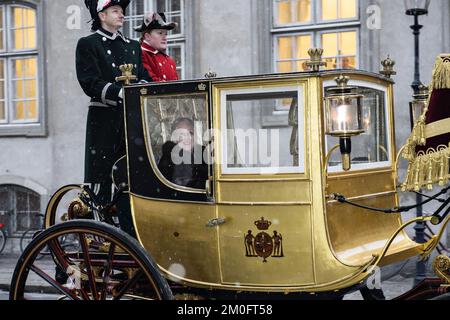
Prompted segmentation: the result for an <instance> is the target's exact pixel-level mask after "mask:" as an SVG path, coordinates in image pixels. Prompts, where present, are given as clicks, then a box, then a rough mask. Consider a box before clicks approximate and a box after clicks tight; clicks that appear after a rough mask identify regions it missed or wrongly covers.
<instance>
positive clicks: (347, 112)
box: [325, 75, 364, 171]
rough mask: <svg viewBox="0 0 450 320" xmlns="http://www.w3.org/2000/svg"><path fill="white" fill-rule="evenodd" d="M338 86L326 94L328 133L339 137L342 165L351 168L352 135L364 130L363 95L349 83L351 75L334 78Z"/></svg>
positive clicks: (344, 167) (329, 89)
mask: <svg viewBox="0 0 450 320" xmlns="http://www.w3.org/2000/svg"><path fill="white" fill-rule="evenodd" d="M334 80H335V81H336V83H337V86H335V87H331V88H328V89H327V92H326V96H325V108H326V123H327V124H326V133H327V134H328V135H330V136H333V137H339V146H340V150H341V154H342V167H343V169H344V170H345V171H348V170H350V168H351V164H350V153H351V150H352V144H351V137H352V136H356V135H359V134H361V133H363V132H364V130H363V121H362V101H363V97H364V96H363V95H361V94H358V93H357V88H356V87H351V86H348V85H347V82H348V81H349V77H346V76H343V75H340V76H339V77H336V78H335V79H334Z"/></svg>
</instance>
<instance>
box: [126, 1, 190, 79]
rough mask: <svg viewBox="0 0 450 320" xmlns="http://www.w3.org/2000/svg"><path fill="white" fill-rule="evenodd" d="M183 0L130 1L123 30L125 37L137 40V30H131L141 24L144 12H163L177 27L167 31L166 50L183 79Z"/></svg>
mask: <svg viewBox="0 0 450 320" xmlns="http://www.w3.org/2000/svg"><path fill="white" fill-rule="evenodd" d="M183 8H184V0H141V1H132V2H131V3H130V5H129V7H128V9H127V17H126V19H125V23H124V27H123V32H124V34H125V35H126V36H127V37H130V38H132V39H135V40H138V39H139V38H140V37H141V34H140V33H139V32H136V31H134V30H133V28H135V27H136V26H139V25H141V23H142V20H143V18H144V14H145V13H149V12H163V13H164V14H165V16H166V19H167V21H170V22H176V23H177V27H176V28H175V29H173V30H171V31H170V32H169V36H168V50H167V54H168V55H170V56H171V57H172V58H173V59H174V60H175V62H176V65H177V72H178V75H179V76H180V78H182V79H184V72H185V68H184V66H185V62H184V60H185V58H184V57H185V51H184V45H185V33H184V10H183Z"/></svg>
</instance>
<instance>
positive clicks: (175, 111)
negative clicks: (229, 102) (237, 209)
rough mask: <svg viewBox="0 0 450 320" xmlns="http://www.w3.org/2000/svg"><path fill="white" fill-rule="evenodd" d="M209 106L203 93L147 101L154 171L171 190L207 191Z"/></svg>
mask: <svg viewBox="0 0 450 320" xmlns="http://www.w3.org/2000/svg"><path fill="white" fill-rule="evenodd" d="M207 105H208V104H207V97H206V94H203V93H202V94H195V95H171V96H167V97H151V96H149V97H146V98H145V101H144V115H145V122H146V131H147V141H148V143H149V145H148V148H150V150H149V152H150V158H151V162H152V166H153V170H154V171H155V173H156V174H157V175H158V177H159V178H160V179H161V181H162V182H164V183H166V184H167V183H168V184H169V186H170V187H175V188H178V187H183V188H185V189H184V190H185V191H189V190H188V189H196V190H198V189H205V183H206V180H207V179H208V165H207V164H208V163H209V154H210V153H209V152H208V151H209V142H210V139H209V131H208V125H207V123H208V121H207V119H208V116H207ZM186 188H187V189H186Z"/></svg>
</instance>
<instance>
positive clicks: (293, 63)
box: [276, 35, 312, 72]
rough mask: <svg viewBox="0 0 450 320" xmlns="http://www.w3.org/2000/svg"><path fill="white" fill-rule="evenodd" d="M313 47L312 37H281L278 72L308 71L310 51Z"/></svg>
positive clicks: (278, 44)
mask: <svg viewBox="0 0 450 320" xmlns="http://www.w3.org/2000/svg"><path fill="white" fill-rule="evenodd" d="M311 46H312V37H311V35H295V36H280V37H278V38H277V48H278V57H277V61H276V64H277V72H292V71H304V70H306V65H305V63H306V61H307V60H308V59H309V56H308V49H309V48H311Z"/></svg>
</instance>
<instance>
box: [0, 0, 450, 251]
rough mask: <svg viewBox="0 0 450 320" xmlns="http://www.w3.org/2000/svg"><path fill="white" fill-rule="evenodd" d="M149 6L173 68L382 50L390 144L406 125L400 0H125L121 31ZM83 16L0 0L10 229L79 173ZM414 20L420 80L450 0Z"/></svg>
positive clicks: (260, 66)
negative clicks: (388, 87)
mask: <svg viewBox="0 0 450 320" xmlns="http://www.w3.org/2000/svg"><path fill="white" fill-rule="evenodd" d="M149 11H158V12H166V13H167V16H168V18H169V20H171V21H176V22H178V27H177V28H176V29H175V30H174V31H172V32H171V33H170V46H169V51H170V52H169V53H170V54H171V55H172V56H174V57H175V59H176V61H177V65H178V69H177V71H178V73H179V75H180V76H181V78H183V79H192V78H202V77H203V75H204V74H205V73H206V72H208V71H214V72H216V73H217V75H218V76H234V75H247V74H262V73H274V72H291V71H302V70H304V69H305V61H306V60H307V59H308V55H307V50H308V49H309V48H310V47H322V48H323V49H324V59H325V61H326V63H327V65H326V68H330V69H333V68H359V69H364V70H367V71H372V72H378V71H379V70H380V61H381V60H382V59H384V58H386V57H387V55H390V57H391V58H392V59H394V60H396V62H397V64H396V66H395V69H396V70H397V73H398V74H397V76H395V77H394V80H395V81H396V91H395V105H396V114H395V117H396V127H397V145H401V144H402V143H403V142H404V141H405V140H406V138H407V137H408V135H409V132H410V130H409V112H408V102H409V101H410V100H411V94H412V89H411V87H410V84H411V83H412V80H413V65H414V64H413V63H414V61H413V59H414V52H413V48H414V47H413V36H412V31H411V29H410V28H409V26H410V24H412V22H413V21H412V17H410V16H406V15H405V9H404V7H403V1H401V0H227V1H224V0H132V3H131V5H130V7H129V9H128V11H127V15H128V18H127V21H126V23H125V25H124V29H123V32H124V33H125V34H126V35H127V36H129V37H132V38H137V37H138V35H137V34H136V33H134V31H133V30H132V28H133V27H134V26H136V25H138V24H140V21H141V19H142V16H143V14H144V12H149ZM89 20H90V16H89V13H88V11H87V10H86V9H85V7H84V1H83V0H58V1H56V0H1V1H0V150H1V152H0V223H5V224H6V225H7V228H8V229H7V230H8V234H9V235H10V236H12V237H19V236H20V234H21V233H22V232H24V231H25V230H26V229H28V228H30V227H32V226H34V225H37V224H39V220H38V219H36V218H35V215H36V213H37V212H43V211H44V210H45V206H46V204H47V201H48V199H49V197H50V196H51V194H52V193H53V192H54V191H56V190H57V189H58V188H59V187H60V186H62V185H64V184H69V183H81V182H82V179H83V166H84V139H85V125H86V124H85V123H86V116H87V111H88V110H87V106H88V102H89V99H88V97H86V96H85V95H84V93H83V92H82V90H81V88H80V86H79V85H78V82H77V79H76V74H75V47H76V44H77V41H78V39H79V38H80V37H82V36H85V35H88V34H89V32H90V31H89V29H90V24H89V23H88V22H89ZM420 22H421V23H422V24H423V25H424V28H423V29H422V36H421V45H420V48H421V74H422V81H423V82H424V83H428V82H429V81H430V78H431V70H432V66H433V63H434V59H435V57H436V55H437V54H439V53H442V52H450V1H448V0H433V1H432V3H431V6H430V12H429V14H428V15H427V16H423V17H421V18H420ZM408 200H409V199H408V198H405V201H408ZM9 250H13V248H11V249H9Z"/></svg>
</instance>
